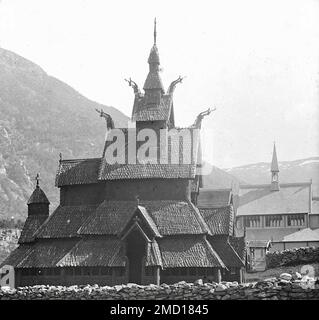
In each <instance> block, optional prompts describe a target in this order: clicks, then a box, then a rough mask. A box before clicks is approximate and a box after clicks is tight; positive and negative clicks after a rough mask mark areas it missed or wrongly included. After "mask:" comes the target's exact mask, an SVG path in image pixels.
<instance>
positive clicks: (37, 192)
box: [27, 174, 50, 215]
mask: <svg viewBox="0 0 319 320" xmlns="http://www.w3.org/2000/svg"><path fill="white" fill-rule="evenodd" d="M35 180H36V187H35V189H34V191H33V193H32V195H31V197H30V198H29V200H28V203H27V205H28V215H30V214H31V215H33V214H42V215H43V214H45V215H46V214H47V215H48V214H49V205H50V202H49V200H48V198H47V196H46V195H45V193H44V192H43V190H42V189H41V188H40V185H39V184H40V176H39V174H37V176H36V178H35Z"/></svg>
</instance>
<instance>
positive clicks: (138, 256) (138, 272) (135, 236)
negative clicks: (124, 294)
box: [126, 230, 146, 284]
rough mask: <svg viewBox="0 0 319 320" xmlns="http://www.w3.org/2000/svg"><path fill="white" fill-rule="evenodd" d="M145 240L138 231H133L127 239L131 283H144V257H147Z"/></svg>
mask: <svg viewBox="0 0 319 320" xmlns="http://www.w3.org/2000/svg"><path fill="white" fill-rule="evenodd" d="M145 246H146V244H145V239H144V237H143V235H142V234H141V233H140V232H139V231H137V230H134V231H132V232H131V233H130V234H129V235H128V236H127V238H126V255H127V258H128V265H129V270H128V272H129V274H128V279H129V282H131V283H136V284H141V283H142V270H143V257H144V255H145Z"/></svg>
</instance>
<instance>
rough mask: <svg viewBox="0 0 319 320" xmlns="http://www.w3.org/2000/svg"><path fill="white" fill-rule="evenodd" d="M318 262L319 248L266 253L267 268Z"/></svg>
mask: <svg viewBox="0 0 319 320" xmlns="http://www.w3.org/2000/svg"><path fill="white" fill-rule="evenodd" d="M314 262H319V247H304V248H297V249H289V250H284V251H276V252H271V253H267V255H266V264H267V268H276V267H280V266H292V265H297V264H307V263H314Z"/></svg>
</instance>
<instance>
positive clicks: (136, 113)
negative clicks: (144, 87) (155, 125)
mask: <svg viewBox="0 0 319 320" xmlns="http://www.w3.org/2000/svg"><path fill="white" fill-rule="evenodd" d="M172 106H173V99H172V96H171V95H169V94H165V95H162V96H161V98H160V101H159V103H157V104H148V103H147V99H146V97H145V96H141V97H139V98H136V99H135V101H134V106H133V111H132V120H133V121H158V120H163V121H168V120H169V118H170V116H171V112H172Z"/></svg>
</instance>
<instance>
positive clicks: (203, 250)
mask: <svg viewBox="0 0 319 320" xmlns="http://www.w3.org/2000/svg"><path fill="white" fill-rule="evenodd" d="M148 63H149V74H148V76H147V78H146V81H145V84H144V87H143V89H144V92H145V93H144V94H142V93H141V92H140V90H139V89H138V87H137V85H136V84H135V83H134V82H132V81H131V80H130V81H129V84H130V85H131V86H133V89H134V95H135V98H134V105H133V112H132V120H133V121H135V123H136V132H139V131H140V130H141V129H145V128H150V129H153V130H155V131H157V132H158V130H160V129H163V128H167V129H171V128H175V124H174V110H173V92H174V89H175V86H176V84H177V83H178V82H181V78H179V79H178V80H176V81H173V82H172V84H171V85H170V87H169V89H168V91H167V93H165V91H164V87H163V84H162V81H161V78H160V75H159V64H160V62H159V54H158V49H157V45H156V29H154V44H153V47H152V49H151V52H150V55H149V59H148ZM195 128H199V129H200V123H199V125H197V126H195ZM189 129H194V126H192V127H190V128H189ZM122 131H123V132H124V134H125V137H127V136H128V129H123V130H122ZM195 140H196V141H195ZM192 143H193V144H196V148H197V149H196V151H197V154H196V155H195V156H193V157H192V162H191V164H177V165H176V164H126V165H109V164H108V163H107V162H106V161H105V151H106V149H107V147H108V146H109V145H110V141H106V143H105V147H104V151H103V155H102V157H101V158H94V159H72V160H62V159H61V160H60V162H59V166H58V170H57V175H56V186H57V187H58V188H59V189H60V204H59V206H58V207H57V208H56V209H55V211H54V212H53V213H52V214H51V215H49V204H50V203H49V200H48V199H47V197H46V195H45V193H44V192H43V190H42V189H41V188H40V186H39V183H38V182H37V186H36V188H35V190H34V192H33V194H32V195H31V197H30V199H29V201H28V217H27V220H26V222H25V224H24V227H23V230H22V233H21V236H20V239H19V241H18V243H19V246H18V248H17V249H16V250H14V251H13V252H12V253H11V254H10V256H9V257H8V258H7V259H6V260H5V261H4V262H3V263H2V264H1V265H2V266H3V265H11V266H13V267H14V270H15V271H14V272H15V285H16V286H26V285H36V284H49V285H75V284H78V285H80V284H99V285H115V284H121V283H128V282H133V283H139V284H149V283H154V284H160V283H175V282H178V281H182V280H185V281H188V282H192V281H195V280H196V279H199V278H207V279H209V280H211V281H215V282H220V281H222V280H223V281H238V282H242V281H243V274H244V272H243V270H244V266H245V257H246V251H245V238H244V237H235V234H234V225H233V223H234V210H233V203H232V197H229V196H228V195H226V197H225V199H227V200H223V201H220V192H218V191H214V190H208V192H206V201H204V202H203V203H201V197H198V196H199V194H200V192H201V190H203V189H202V188H201V187H202V185H201V177H200V174H199V173H198V168H200V166H201V149H200V141H199V139H195V138H193V140H192ZM138 146H139V145H138V144H137V147H138ZM207 195H208V199H209V201H207ZM217 198H218V199H217ZM215 199H216V201H215ZM216 203H217V205H216Z"/></svg>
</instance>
